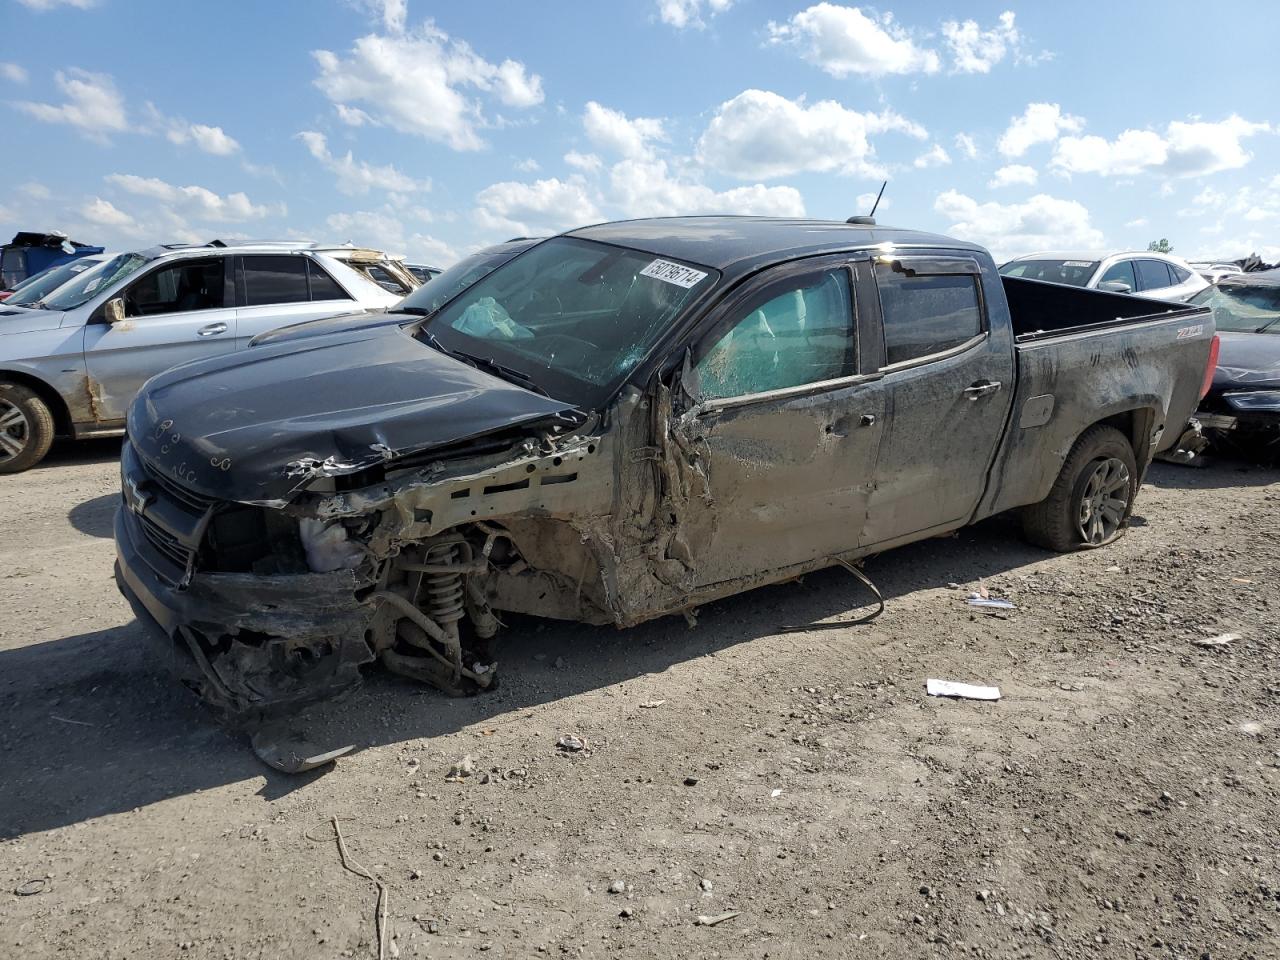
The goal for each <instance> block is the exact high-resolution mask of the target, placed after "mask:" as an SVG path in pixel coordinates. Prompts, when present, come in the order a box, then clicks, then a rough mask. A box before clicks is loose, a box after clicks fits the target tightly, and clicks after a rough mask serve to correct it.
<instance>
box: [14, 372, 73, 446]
mask: <svg viewBox="0 0 1280 960" xmlns="http://www.w3.org/2000/svg"><path fill="white" fill-rule="evenodd" d="M0 383H13V384H17V385H18V386H22V387H26V388H27V389H28V390H31V391H32V392H33V393H35V394H36V395H37V396H38V397H39V398H40V399H41V400H43V401H44V402H45V406H47V407H48V408H49V412H50V413H52V414H53V424H54V429H55V430H56V432H57V434H58V435H59V436H64V437H69V436H72V435H73V429H72V426H71V411H70V409H68V407H67V402H66V401H65V400H64V399H63V398H62V394H60V393H59V392H58V391H57V390H56V389H55V388H54V386H53V385H52V384H50V383H49V382H47V381H45V380H41V379H40V378H39V377H37V376H34V375H32V374H30V373H26V372H24V371H22V370H7V369H4V368H0Z"/></svg>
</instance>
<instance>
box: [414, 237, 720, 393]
mask: <svg viewBox="0 0 1280 960" xmlns="http://www.w3.org/2000/svg"><path fill="white" fill-rule="evenodd" d="M716 276H717V275H716V274H715V273H714V272H713V271H710V270H707V269H704V268H699V267H695V266H691V265H688V264H683V263H677V262H675V261H672V260H665V259H662V258H660V257H655V256H654V255H653V254H648V253H641V252H640V251H637V250H627V249H623V248H621V247H613V246H608V245H606V244H601V243H590V242H587V241H585V240H575V239H572V238H568V237H561V238H557V239H553V240H549V241H547V242H545V243H542V244H539V245H538V246H537V247H534V248H533V249H532V250H529V251H528V252H527V253H525V254H523V255H521V256H519V257H517V258H516V259H515V260H513V261H511V262H510V263H508V264H507V265H506V266H503V267H501V268H499V269H498V270H496V271H494V272H493V273H491V274H490V275H489V276H488V277H486V278H485V279H484V280H482V281H480V282H479V283H477V284H476V285H475V286H474V287H472V288H471V289H470V290H468V291H467V292H466V293H465V294H463V295H462V296H460V297H458V298H457V299H456V300H454V301H453V302H452V303H450V304H448V305H447V306H445V307H444V309H442V310H441V311H440V312H439V313H438V314H436V315H435V317H433V318H432V319H431V320H430V321H429V322H428V323H427V325H426V327H425V335H426V336H427V337H428V338H429V339H434V340H435V341H436V342H437V343H438V344H439V345H441V346H443V347H444V349H446V350H447V351H449V352H452V353H456V354H459V355H461V356H463V357H464V358H471V359H473V360H480V361H488V362H489V363H490V366H492V365H493V364H498V365H500V366H501V367H502V368H504V370H503V371H502V372H499V374H498V375H499V376H502V375H503V374H504V373H506V374H508V375H511V374H514V375H515V377H516V379H517V380H520V381H522V382H523V381H525V380H531V381H532V382H533V383H534V384H536V385H537V386H538V387H539V388H540V389H542V390H545V391H546V392H547V393H550V394H551V395H553V396H556V397H559V398H561V399H565V400H569V401H571V402H574V403H577V404H579V405H581V406H586V405H590V403H591V402H592V400H593V399H594V398H595V397H597V396H600V395H601V394H602V390H603V388H605V387H607V386H609V385H610V384H612V383H613V382H614V381H616V380H618V379H619V378H621V377H623V376H624V375H626V374H627V373H628V372H629V371H631V369H632V368H634V367H635V365H636V364H637V363H639V362H640V361H641V360H642V359H644V357H645V356H646V355H647V354H648V352H649V350H650V349H651V348H652V347H653V345H654V343H656V342H657V340H658V339H659V337H661V336H662V334H663V333H664V332H665V331H666V330H667V328H668V326H669V325H670V323H671V321H672V320H673V319H674V318H675V317H676V315H677V314H678V313H679V312H680V311H681V310H682V309H683V308H684V306H685V305H686V304H687V303H689V302H691V301H692V300H693V299H694V298H695V297H697V296H698V295H699V294H700V293H701V292H702V291H703V290H705V289H707V287H709V286H711V285H712V284H713V283H714V282H715V278H716Z"/></svg>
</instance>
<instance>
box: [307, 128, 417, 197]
mask: <svg viewBox="0 0 1280 960" xmlns="http://www.w3.org/2000/svg"><path fill="white" fill-rule="evenodd" d="M298 139H299V140H301V141H302V142H303V144H304V145H305V146H306V148H307V152H308V153H310V154H311V156H313V157H315V158H316V159H317V160H319V161H320V163H321V164H322V165H323V166H324V168H325V169H326V170H328V171H329V172H330V173H332V174H333V175H334V176H335V177H337V187H338V189H339V190H341V191H342V192H343V193H346V194H350V195H356V194H365V193H368V192H369V191H370V190H386V191H388V192H389V193H417V192H418V191H422V190H430V189H431V181H430V180H415V179H414V178H413V177H411V176H409V175H408V174H405V173H401V172H400V171H399V170H397V169H396V168H395V167H394V166H391V165H390V164H388V165H387V166H375V165H374V164H371V163H366V162H365V161H363V160H356V159H355V157H353V156H352V154H351V151H350V150H348V151H347V152H346V154H345V155H343V156H340V157H339V156H334V155H333V154H332V153H330V151H329V144H328V141H327V140H326V139H325V136H324V134H322V133H316V132H315V131H314V130H304V131H302V132H301V133H299V134H298Z"/></svg>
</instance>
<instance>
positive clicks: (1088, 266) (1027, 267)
mask: <svg viewBox="0 0 1280 960" xmlns="http://www.w3.org/2000/svg"><path fill="white" fill-rule="evenodd" d="M1100 262H1101V261H1100V260H1014V261H1013V262H1012V263H1006V264H1005V265H1004V266H1003V267H1001V268H1000V272H1001V273H1002V274H1004V275H1005V276H1006V277H1022V278H1023V279H1024V280H1043V281H1045V282H1046V283H1065V284H1069V285H1070V286H1073V287H1083V286H1085V285H1086V284H1087V283H1088V282H1089V278H1090V277H1092V276H1093V273H1094V271H1095V270H1097V269H1098V264H1099V263H1100Z"/></svg>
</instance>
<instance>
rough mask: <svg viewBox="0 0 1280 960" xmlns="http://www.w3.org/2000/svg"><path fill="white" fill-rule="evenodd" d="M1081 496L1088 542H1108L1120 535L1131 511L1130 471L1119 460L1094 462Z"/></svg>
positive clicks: (1082, 521)
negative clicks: (1122, 525) (1125, 518)
mask: <svg viewBox="0 0 1280 960" xmlns="http://www.w3.org/2000/svg"><path fill="white" fill-rule="evenodd" d="M1092 466H1093V470H1092V472H1091V473H1089V475H1088V479H1086V480H1085V482H1084V486H1083V489H1082V491H1081V494H1080V510H1079V523H1080V534H1081V535H1082V536H1083V537H1084V540H1085V543H1090V544H1093V545H1095V546H1096V545H1098V544H1102V543H1106V542H1107V541H1108V540H1110V539H1111V538H1112V537H1114V536H1115V535H1116V532H1117V531H1118V530H1119V529H1120V524H1121V523H1123V522H1124V517H1125V513H1126V512H1127V511H1128V509H1129V496H1130V493H1131V492H1132V491H1131V487H1132V484H1131V483H1130V478H1129V468H1128V467H1127V466H1125V464H1124V461H1122V460H1119V459H1117V458H1116V457H1107V458H1105V459H1102V460H1095V461H1094V462H1093V465H1092Z"/></svg>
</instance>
